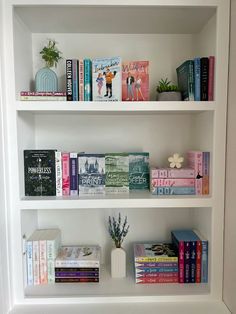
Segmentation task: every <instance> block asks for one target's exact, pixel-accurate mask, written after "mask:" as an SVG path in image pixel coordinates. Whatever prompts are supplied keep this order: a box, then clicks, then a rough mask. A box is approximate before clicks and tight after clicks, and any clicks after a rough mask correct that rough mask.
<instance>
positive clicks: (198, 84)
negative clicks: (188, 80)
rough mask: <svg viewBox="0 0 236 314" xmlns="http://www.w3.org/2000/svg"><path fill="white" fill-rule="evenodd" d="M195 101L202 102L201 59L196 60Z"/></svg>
mask: <svg viewBox="0 0 236 314" xmlns="http://www.w3.org/2000/svg"><path fill="white" fill-rule="evenodd" d="M194 100H196V101H200V100H201V59H200V58H199V57H197V58H195V59H194Z"/></svg>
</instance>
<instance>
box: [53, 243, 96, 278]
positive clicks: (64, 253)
mask: <svg viewBox="0 0 236 314" xmlns="http://www.w3.org/2000/svg"><path fill="white" fill-rule="evenodd" d="M100 257H101V248H100V247H99V246H97V245H88V246H62V247H61V248H60V250H59V254H58V256H57V258H56V260H55V282H58V283H73V282H74V283H80V282H81V283H82V282H99V269H100Z"/></svg>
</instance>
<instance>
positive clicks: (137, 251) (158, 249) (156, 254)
mask: <svg viewBox="0 0 236 314" xmlns="http://www.w3.org/2000/svg"><path fill="white" fill-rule="evenodd" d="M134 261H135V263H140V262H141V263H142V262H178V252H177V250H176V247H175V246H174V245H173V244H172V243H150V244H134Z"/></svg>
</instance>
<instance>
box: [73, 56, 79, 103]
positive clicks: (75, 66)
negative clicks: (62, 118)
mask: <svg viewBox="0 0 236 314" xmlns="http://www.w3.org/2000/svg"><path fill="white" fill-rule="evenodd" d="M72 84H73V101H78V100H79V87H78V86H79V84H78V60H76V59H73V60H72Z"/></svg>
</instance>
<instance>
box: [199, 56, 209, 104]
mask: <svg viewBox="0 0 236 314" xmlns="http://www.w3.org/2000/svg"><path fill="white" fill-rule="evenodd" d="M208 76H209V59H208V58H207V57H203V58H201V100H203V101H207V100H208Z"/></svg>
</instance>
